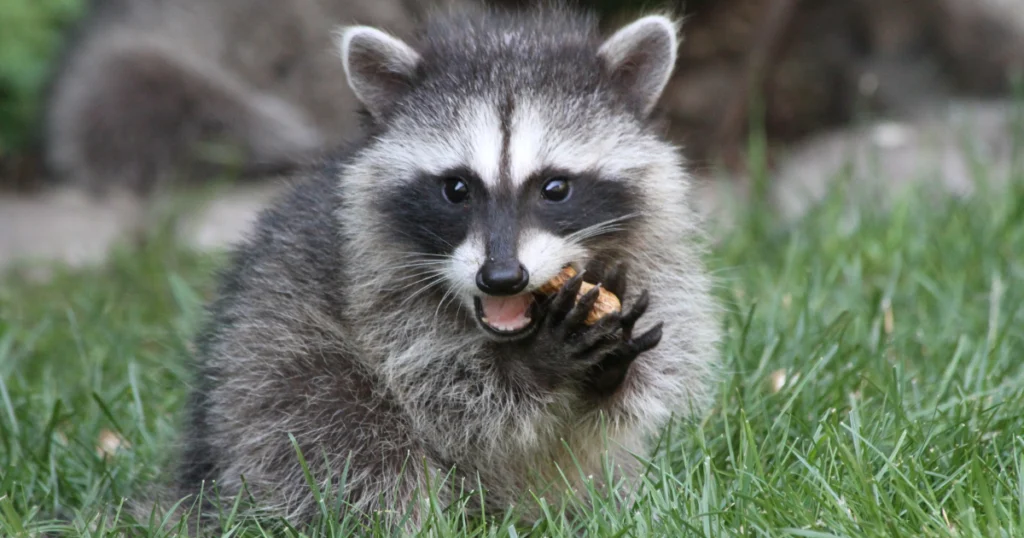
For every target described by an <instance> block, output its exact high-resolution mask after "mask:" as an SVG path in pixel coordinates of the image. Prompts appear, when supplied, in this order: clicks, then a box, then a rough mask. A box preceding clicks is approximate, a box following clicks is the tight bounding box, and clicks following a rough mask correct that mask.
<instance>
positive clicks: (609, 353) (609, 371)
mask: <svg viewBox="0 0 1024 538" xmlns="http://www.w3.org/2000/svg"><path fill="white" fill-rule="evenodd" d="M649 304H650V296H649V295H648V293H647V290H644V291H643V293H641V294H640V296H639V297H638V298H637V300H636V302H635V303H634V304H633V307H632V308H631V309H630V310H629V312H627V313H626V314H624V315H621V316H617V318H618V319H616V320H614V322H616V323H617V324H618V327H617V328H618V329H621V333H620V334H619V335H618V338H617V339H616V341H614V342H611V343H608V344H606V345H604V346H601V348H600V351H599V352H598V355H599V359H598V360H597V362H596V364H594V365H593V366H591V367H590V369H589V370H588V371H587V375H586V384H587V388H588V389H589V390H590V391H592V392H593V393H594V394H595V395H597V396H607V395H609V394H611V393H613V392H615V390H616V389H618V388H619V386H620V385H621V384H622V382H623V381H624V380H625V379H626V374H627V373H628V372H629V367H630V365H632V364H633V361H635V360H636V358H637V357H639V356H640V354H641V353H643V352H645V351H649V350H651V349H654V348H655V347H656V346H657V345H658V344H659V343H660V342H661V333H662V327H663V326H664V323H663V322H658V323H657V324H655V325H654V327H651V328H650V329H648V330H647V331H646V332H644V333H643V334H641V335H640V336H636V337H634V336H633V328H634V326H635V325H636V322H637V321H638V320H639V319H640V317H641V316H643V315H644V313H645V312H646V311H647V307H648V305H649ZM602 321H603V320H602Z"/></svg>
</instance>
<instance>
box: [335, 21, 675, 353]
mask: <svg viewBox="0 0 1024 538" xmlns="http://www.w3.org/2000/svg"><path fill="white" fill-rule="evenodd" d="M472 30H473V31H467V32H466V34H467V35H468V36H469V37H467V38H466V42H462V43H460V42H459V40H458V39H457V38H450V39H454V42H453V43H450V45H451V47H450V48H449V49H445V48H444V45H445V43H447V42H444V41H442V42H441V44H440V45H438V44H437V43H433V48H428V49H427V50H424V51H423V52H422V53H421V52H418V51H417V50H415V49H414V48H412V47H410V46H409V45H407V44H405V43H403V42H401V41H399V40H398V39H396V38H394V37H392V36H389V35H387V34H385V33H383V32H380V31H379V30H376V29H372V28H367V27H353V28H347V29H345V30H343V31H342V32H341V33H340V34H339V36H340V38H339V45H340V48H341V52H342V58H343V61H344V65H345V69H346V73H347V74H348V77H349V83H350V85H351V87H352V89H353V90H354V91H355V93H356V95H357V96H358V97H359V99H360V101H361V102H362V103H363V104H364V106H365V108H366V112H367V113H368V115H369V116H370V118H371V119H372V121H373V122H374V123H375V125H376V128H377V129H378V133H377V134H376V136H375V138H374V141H373V142H372V143H371V145H370V147H369V148H368V149H367V152H366V157H365V158H364V162H367V163H372V168H373V170H374V171H373V173H372V174H370V176H371V177H372V179H371V180H368V181H365V182H363V184H360V185H358V186H356V187H355V188H356V190H357V191H359V192H360V193H361V194H360V195H359V197H360V199H366V200H372V202H369V203H371V204H372V205H373V210H372V211H370V212H368V214H372V215H375V218H378V219H379V222H378V223H377V224H378V226H379V227H380V228H381V229H383V230H386V231H385V232H383V233H384V234H386V240H384V241H382V243H385V244H391V245H398V247H396V248H395V250H396V251H400V252H402V253H403V255H404V258H403V259H405V260H407V261H406V263H400V264H398V266H401V267H405V268H412V270H413V271H419V272H420V273H421V274H422V275H423V276H422V278H423V281H424V282H425V283H428V284H432V285H434V286H435V287H436V288H437V297H438V300H439V301H440V302H441V304H440V305H439V309H440V308H441V307H443V306H444V305H445V304H446V303H452V304H455V303H456V302H458V303H459V304H461V305H462V306H464V307H466V308H468V309H470V310H471V311H472V312H474V314H475V318H476V320H477V322H478V325H479V327H480V328H481V329H482V330H483V331H484V332H485V334H487V335H488V336H489V337H491V338H493V339H495V340H499V341H508V340H515V339H519V338H523V337H525V336H527V335H529V334H530V333H531V332H532V331H533V330H534V329H535V325H536V323H535V321H534V320H535V319H537V316H536V308H537V304H538V301H539V300H540V297H539V296H538V295H537V294H536V292H537V289H538V288H539V287H540V286H542V285H543V284H544V283H545V282H547V281H548V280H550V279H551V278H553V277H554V276H556V275H557V274H558V273H559V272H560V271H561V269H562V268H563V267H565V266H566V265H573V266H575V267H576V269H577V270H581V269H582V267H583V265H584V264H586V263H587V262H589V261H591V260H594V259H600V260H605V259H607V261H613V260H612V258H615V257H616V256H617V255H622V254H623V253H626V252H628V251H629V248H630V245H629V241H630V236H631V234H632V233H633V232H634V230H635V228H636V226H637V223H638V222H640V221H641V220H642V218H643V214H644V212H645V207H646V206H648V205H649V204H651V203H657V200H651V199H648V198H645V192H647V189H646V188H645V182H649V181H652V179H653V178H652V177H651V176H652V175H656V174H657V172H655V171H656V170H658V169H661V168H664V167H665V166H671V164H670V163H666V160H672V159H673V158H674V152H673V151H672V149H671V148H667V144H666V143H665V142H663V141H662V140H661V139H659V138H658V137H657V136H655V135H653V134H651V133H650V132H649V131H650V130H649V129H648V128H647V121H648V116H649V114H650V112H651V110H652V108H653V107H654V104H655V103H656V101H657V100H658V98H659V96H660V94H661V91H662V89H663V88H664V85H665V83H666V82H667V81H668V78H669V75H670V74H671V71H672V67H673V65H674V63H675V50H676V28H675V25H674V24H673V23H672V22H671V21H669V20H668V19H666V18H664V17H660V16H652V17H645V18H643V19H640V20H638V21H636V22H634V23H632V24H630V25H628V26H626V27H625V28H623V29H621V30H619V31H618V32H617V33H615V34H614V35H613V36H611V37H610V38H608V39H607V40H605V41H603V42H598V41H594V40H593V38H592V37H591V36H589V35H582V36H578V38H576V39H572V38H564V37H563V38H561V39H562V40H563V41H559V39H553V38H552V37H551V36H537V35H532V36H531V35H529V32H528V31H523V30H522V29H520V28H516V27H514V26H506V27H503V26H501V25H497V26H495V27H492V28H485V29H484V30H487V31H488V32H489V33H485V32H482V31H481V30H482V29H481V28H474V29H472ZM545 39H546V41H544V40H545ZM538 41H541V42H544V43H545V45H544V46H543V47H542V46H538V45H537V44H536V43H537V42H538ZM460 49H462V50H472V52H473V54H468V53H465V52H461V51H460ZM371 190H372V191H373V192H374V193H375V194H374V195H372V196H371V195H370V192H371ZM410 258H412V259H411V260H410ZM592 278H596V281H599V278H600V275H592ZM588 280H591V278H588Z"/></svg>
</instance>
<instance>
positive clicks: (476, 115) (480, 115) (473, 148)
mask: <svg viewBox="0 0 1024 538" xmlns="http://www.w3.org/2000/svg"><path fill="white" fill-rule="evenodd" d="M466 116H467V117H466V123H465V128H464V129H465V130H464V132H463V137H464V138H463V144H464V145H465V148H466V153H467V161H468V162H469V166H470V167H471V168H472V169H473V171H474V172H476V173H477V175H479V176H480V179H481V181H483V182H484V185H487V186H488V187H494V186H496V185H497V184H498V179H499V178H500V177H501V172H502V170H501V168H500V163H501V160H502V159H501V154H502V146H503V144H504V142H505V141H504V137H503V136H502V128H501V117H500V115H499V113H498V107H497V105H495V104H494V103H488V102H484V101H478V102H476V103H473V104H472V105H471V107H470V108H469V112H468V114H467V115H466Z"/></svg>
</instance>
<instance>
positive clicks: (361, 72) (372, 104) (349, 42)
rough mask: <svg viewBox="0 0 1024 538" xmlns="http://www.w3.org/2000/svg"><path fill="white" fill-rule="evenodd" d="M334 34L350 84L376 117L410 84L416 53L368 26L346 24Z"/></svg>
mask: <svg viewBox="0 0 1024 538" xmlns="http://www.w3.org/2000/svg"><path fill="white" fill-rule="evenodd" d="M335 35H336V38H335V43H336V45H337V47H338V49H339V51H340V52H341V62H342V65H343V66H344V68H345V76H346V77H347V78H348V85H349V87H351V88H352V91H353V92H355V94H356V98H358V99H359V101H360V102H361V103H363V106H365V107H366V109H367V111H368V112H369V113H370V115H371V116H373V118H374V119H376V120H379V119H380V118H381V116H382V115H383V114H384V113H385V112H386V111H387V110H388V109H389V108H390V107H391V106H392V105H393V104H394V103H395V101H397V100H398V99H399V97H401V95H402V93H404V92H405V91H406V90H408V89H409V86H410V85H411V84H412V82H413V77H414V75H415V73H416V66H417V65H419V62H420V55H419V53H418V52H416V51H415V50H413V48H412V47H410V46H409V45H407V44H405V42H404V41H402V40H401V39H398V38H397V37H394V36H392V35H390V34H387V33H385V32H382V31H380V30H378V29H376V28H372V27H369V26H348V27H345V28H341V29H339V30H338V31H337V32H336V34H335Z"/></svg>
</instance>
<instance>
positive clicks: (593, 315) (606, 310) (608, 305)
mask: <svg viewBox="0 0 1024 538" xmlns="http://www.w3.org/2000/svg"><path fill="white" fill-rule="evenodd" d="M574 276H576V270H575V269H573V268H572V267H566V268H565V269H562V272H561V273H558V275H556V276H555V278H552V279H551V280H549V281H547V282H545V283H544V285H542V286H541V287H540V289H539V290H538V291H540V292H541V293H543V294H545V295H553V294H555V293H558V290H560V289H562V286H563V285H565V283H566V282H568V281H569V279H570V278H572V277H574ZM593 288H594V285H593V284H591V283H589V282H583V283H582V284H580V291H579V293H578V294H577V295H576V300H577V301H579V300H580V298H581V297H583V296H584V295H586V293H587V292H588V291H590V290H592V289H593ZM620 310H622V303H621V302H619V298H618V297H616V296H615V294H614V293H612V292H610V291H608V290H606V289H604V288H601V291H600V292H598V295H597V301H596V302H595V303H594V308H593V309H591V311H590V315H588V316H587V319H586V321H585V323H586V324H587V325H593V324H595V323H597V322H598V321H599V320H600V319H601V318H603V317H605V316H607V315H608V314H612V313H615V312H618V311H620Z"/></svg>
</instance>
